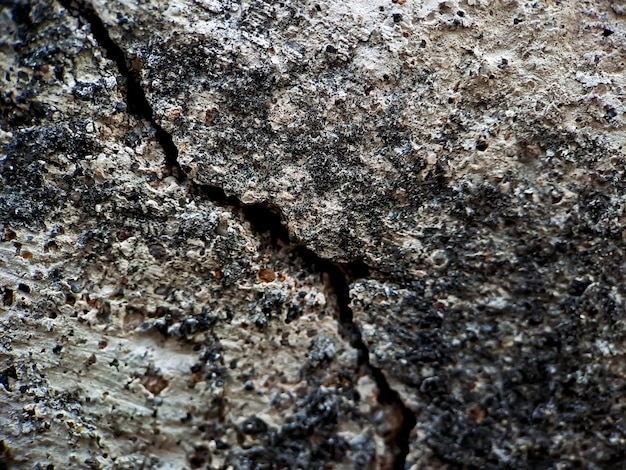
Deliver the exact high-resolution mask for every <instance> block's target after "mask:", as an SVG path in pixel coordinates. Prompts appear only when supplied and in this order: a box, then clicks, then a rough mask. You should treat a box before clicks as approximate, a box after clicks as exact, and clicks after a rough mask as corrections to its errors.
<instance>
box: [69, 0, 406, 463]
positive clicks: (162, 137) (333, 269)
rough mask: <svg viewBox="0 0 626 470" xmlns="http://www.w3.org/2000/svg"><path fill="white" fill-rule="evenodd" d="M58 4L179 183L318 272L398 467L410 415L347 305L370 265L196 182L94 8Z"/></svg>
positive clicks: (275, 210) (263, 207)
mask: <svg viewBox="0 0 626 470" xmlns="http://www.w3.org/2000/svg"><path fill="white" fill-rule="evenodd" d="M59 2H60V3H61V5H63V7H65V8H66V9H67V10H68V11H70V12H72V13H73V14H74V15H75V16H77V17H78V18H79V19H81V18H82V19H83V20H84V21H86V22H87V23H88V24H89V25H90V27H91V33H92V34H93V36H94V38H95V39H96V41H97V42H98V44H99V45H100V46H101V47H102V48H103V49H104V51H105V53H106V56H107V57H108V58H109V59H111V60H112V61H114V62H115V63H116V64H117V67H118V69H119V72H120V74H121V75H122V76H123V77H125V79H126V101H127V103H126V104H127V107H128V111H129V112H130V113H132V114H134V115H135V116H137V117H139V118H141V119H144V120H146V121H148V122H149V123H150V124H151V126H152V127H153V128H154V129H155V131H156V134H155V136H156V139H157V141H158V142H159V144H160V145H161V147H162V148H163V151H164V153H165V165H166V166H167V168H168V169H169V171H170V173H171V174H172V175H173V176H174V177H175V178H176V179H177V180H178V182H179V183H181V184H186V185H187V186H188V188H189V190H190V192H191V194H192V195H193V196H194V197H198V198H202V199H205V200H208V201H211V202H212V203H214V204H216V205H218V206H220V207H225V208H228V209H229V210H231V211H233V212H237V213H240V214H242V215H243V218H244V219H245V220H246V221H247V222H248V223H249V224H250V225H251V227H252V229H253V230H254V231H255V232H256V233H258V234H261V235H262V234H269V235H270V238H271V240H272V243H274V245H275V246H279V245H281V246H289V247H290V248H291V249H292V250H293V251H294V252H295V253H296V254H297V255H298V256H299V257H300V258H301V259H302V260H303V261H304V262H305V263H306V265H307V266H309V268H310V269H311V270H312V271H314V272H318V273H320V274H321V275H322V276H323V279H324V284H325V286H326V294H327V296H328V297H329V298H331V299H333V298H334V304H335V305H334V309H335V311H336V318H337V322H338V325H339V333H340V334H341V336H342V337H343V338H344V339H345V340H347V341H348V342H349V343H350V345H351V346H352V347H353V348H355V349H356V350H357V357H358V368H359V369H360V370H361V371H362V372H363V373H366V374H367V375H369V376H370V377H371V378H372V379H373V380H374V381H375V383H376V385H377V387H378V390H379V395H378V402H379V403H380V404H381V405H382V406H383V407H384V408H386V410H387V416H388V418H389V420H390V424H391V425H390V432H389V435H387V436H385V438H386V442H387V446H388V450H389V453H390V455H388V456H387V458H388V461H387V462H386V465H385V468H393V469H394V470H395V469H403V468H404V465H405V461H406V456H407V454H408V452H409V435H410V432H411V430H412V429H413V428H414V427H415V424H416V418H415V415H414V414H413V413H412V412H411V411H410V410H409V409H408V408H407V407H406V406H405V405H404V403H403V402H402V399H401V397H400V395H399V394H398V393H397V392H396V391H395V390H393V388H392V387H391V386H390V385H389V382H388V381H387V378H386V377H385V375H384V373H383V371H382V370H381V369H380V368H378V367H375V366H373V365H372V364H371V363H370V355H369V349H368V347H367V345H366V344H365V342H364V341H363V337H362V335H361V330H360V329H359V326H358V325H357V324H356V323H355V321H354V318H353V312H352V309H351V308H350V288H349V286H350V284H351V283H352V282H354V281H355V280H357V279H362V278H366V277H368V276H369V275H370V274H371V272H372V269H371V268H369V267H368V266H367V265H366V264H365V263H364V262H363V261H360V260H357V261H352V262H349V263H337V262H335V261H332V260H330V259H327V258H323V257H321V256H319V255H318V254H316V253H315V252H313V251H312V250H311V249H309V248H307V247H305V246H304V245H302V244H299V243H297V242H294V241H293V240H292V239H291V237H290V234H289V230H288V228H287V225H286V223H285V221H284V217H283V215H282V212H281V210H280V208H279V207H277V206H276V205H274V204H269V203H265V204H259V203H256V204H244V203H243V202H242V201H241V200H240V199H238V198H237V197H235V196H232V195H228V194H226V192H225V191H224V190H223V189H222V188H220V187H219V186H212V185H200V184H195V183H193V182H192V181H190V180H189V179H188V178H187V175H186V174H185V172H184V171H183V169H182V168H181V166H180V164H179V163H178V148H177V147H176V145H175V144H174V141H173V139H172V136H171V135H170V134H169V133H168V132H167V131H165V130H164V129H163V128H162V127H161V126H160V125H159V124H158V123H157V122H156V119H155V117H154V112H153V110H152V106H151V105H150V103H149V101H148V99H147V97H146V94H145V92H144V90H143V87H142V86H141V83H140V79H139V77H138V76H137V74H136V72H135V71H134V70H133V69H132V68H131V67H130V66H129V64H128V61H127V57H126V54H125V53H124V51H123V50H122V49H121V48H120V47H119V46H118V45H117V44H116V43H115V42H114V41H113V39H111V36H110V35H109V32H108V30H107V28H106V26H105V25H104V23H103V22H102V20H101V18H100V17H99V15H98V13H97V12H96V11H95V10H94V8H93V6H92V5H90V4H88V3H86V2H85V1H82V2H76V1H73V0H59Z"/></svg>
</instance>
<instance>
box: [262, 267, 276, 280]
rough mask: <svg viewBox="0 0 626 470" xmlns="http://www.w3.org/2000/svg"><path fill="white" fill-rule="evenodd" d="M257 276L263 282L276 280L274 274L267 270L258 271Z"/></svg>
mask: <svg viewBox="0 0 626 470" xmlns="http://www.w3.org/2000/svg"><path fill="white" fill-rule="evenodd" d="M258 276H259V279H260V280H261V281H263V282H272V281H275V280H276V273H275V272H274V271H272V270H271V269H268V268H263V269H260V270H259V273H258Z"/></svg>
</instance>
